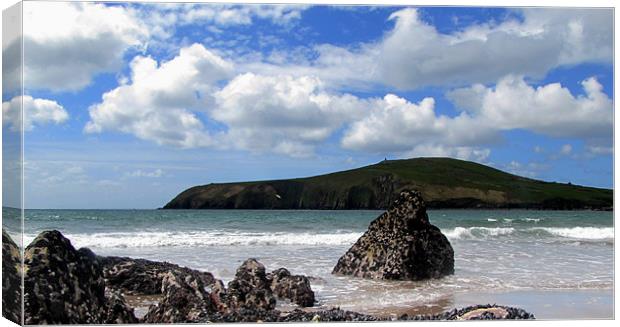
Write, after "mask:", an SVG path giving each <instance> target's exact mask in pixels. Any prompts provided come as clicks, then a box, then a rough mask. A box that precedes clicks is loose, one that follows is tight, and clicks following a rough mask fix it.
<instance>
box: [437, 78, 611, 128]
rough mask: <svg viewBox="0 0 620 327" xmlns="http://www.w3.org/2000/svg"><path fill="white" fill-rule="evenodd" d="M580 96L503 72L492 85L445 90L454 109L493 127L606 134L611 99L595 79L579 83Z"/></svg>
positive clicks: (561, 87)
mask: <svg viewBox="0 0 620 327" xmlns="http://www.w3.org/2000/svg"><path fill="white" fill-rule="evenodd" d="M581 85H582V87H583V90H584V93H585V95H577V96H575V95H573V94H571V92H570V90H568V89H567V88H565V87H563V86H562V85H561V84H560V83H551V84H547V85H543V86H539V87H536V88H534V87H532V86H530V85H528V84H527V83H526V82H525V81H524V80H523V78H522V77H516V76H512V75H511V76H507V77H505V78H502V79H501V80H500V81H499V82H498V83H497V85H496V86H495V87H491V88H487V87H484V86H482V85H474V86H472V87H469V88H462V89H457V90H454V91H452V92H449V93H448V95H447V96H448V98H449V99H451V101H453V102H454V103H455V104H456V105H457V106H458V107H460V108H462V109H464V110H466V111H467V112H469V113H470V114H471V115H472V116H474V117H475V118H476V119H477V120H478V121H479V122H480V123H482V124H485V125H487V126H492V127H493V128H495V129H498V130H510V129H527V130H530V131H534V132H536V133H540V134H545V135H550V136H555V137H580V138H583V139H595V138H609V137H611V134H612V132H613V106H612V100H611V99H610V98H609V97H608V96H607V95H606V94H605V93H604V92H603V87H602V86H601V84H600V83H599V82H598V81H597V80H596V79H595V78H588V79H587V80H585V81H583V82H582V83H581Z"/></svg>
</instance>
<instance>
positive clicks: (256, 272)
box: [226, 259, 276, 311]
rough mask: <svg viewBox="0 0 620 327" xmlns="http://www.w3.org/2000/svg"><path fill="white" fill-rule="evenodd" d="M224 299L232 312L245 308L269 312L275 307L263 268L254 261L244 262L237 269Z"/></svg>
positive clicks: (274, 299) (274, 300)
mask: <svg viewBox="0 0 620 327" xmlns="http://www.w3.org/2000/svg"><path fill="white" fill-rule="evenodd" d="M226 298H227V304H228V306H229V308H230V309H232V310H238V309H241V308H245V309H260V310H266V311H269V310H273V309H274V308H275V307H276V298H275V297H274V296H273V292H272V291H271V287H270V281H269V280H268V279H267V274H266V273H265V266H263V264H262V263H260V262H258V261H256V259H248V260H246V261H245V262H243V264H242V265H241V266H240V267H239V268H238V269H237V272H236V274H235V278H234V279H233V280H232V281H230V283H228V290H227V294H226Z"/></svg>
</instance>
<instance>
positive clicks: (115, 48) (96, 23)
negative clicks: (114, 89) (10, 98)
mask: <svg viewBox="0 0 620 327" xmlns="http://www.w3.org/2000/svg"><path fill="white" fill-rule="evenodd" d="M148 37H149V31H148V29H147V27H146V26H145V25H144V24H142V23H141V22H140V20H139V19H138V18H137V17H136V15H135V12H134V11H133V10H131V9H129V8H125V7H121V6H106V5H104V4H96V3H70V2H27V3H24V58H25V59H24V60H25V66H24V76H25V80H24V85H25V86H26V88H27V89H49V90H53V91H64V90H79V89H81V88H83V87H85V86H87V85H88V84H89V83H90V82H91V80H92V78H93V76H94V75H96V74H98V73H103V72H114V71H117V70H118V69H120V68H121V66H122V64H123V54H124V53H125V52H126V51H127V50H128V49H130V48H141V47H143V46H145V44H146V42H147V40H148ZM14 43H15V42H14ZM12 46H15V45H12Z"/></svg>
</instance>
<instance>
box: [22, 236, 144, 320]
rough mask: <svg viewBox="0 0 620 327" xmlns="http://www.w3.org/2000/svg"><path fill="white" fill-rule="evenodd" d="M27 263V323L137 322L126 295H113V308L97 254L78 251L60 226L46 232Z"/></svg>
mask: <svg viewBox="0 0 620 327" xmlns="http://www.w3.org/2000/svg"><path fill="white" fill-rule="evenodd" d="M24 266H25V267H24V268H25V269H24V270H25V272H26V274H25V277H24V312H25V319H24V320H25V323H26V325H39V324H40V325H43V324H102V323H107V322H112V321H113V322H122V323H129V322H135V321H136V319H135V317H134V316H133V312H131V311H129V308H128V307H127V306H126V305H124V304H123V303H122V302H123V301H124V300H123V298H122V297H119V296H113V297H112V298H111V299H110V300H111V301H112V303H111V305H112V306H113V307H112V308H109V307H108V303H107V301H108V298H106V296H105V284H104V279H103V272H102V269H101V265H100V263H99V262H98V260H97V257H96V256H95V254H94V253H92V252H91V251H90V250H89V249H86V248H82V249H79V250H76V249H75V248H74V247H73V245H71V242H70V241H69V240H68V239H66V238H65V237H64V236H62V234H61V233H60V232H58V231H46V232H43V233H41V234H39V236H37V238H35V239H34V241H32V243H31V244H30V245H28V247H26V251H25V254H24ZM109 309H110V310H109ZM109 314H111V315H114V316H108V315H109ZM127 317H130V318H129V319H128V320H126V318H127Z"/></svg>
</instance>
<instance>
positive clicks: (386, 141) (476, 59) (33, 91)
mask: <svg viewBox="0 0 620 327" xmlns="http://www.w3.org/2000/svg"><path fill="white" fill-rule="evenodd" d="M24 14H25V22H26V24H25V26H24V51H25V81H24V85H25V97H24V99H23V101H24V106H25V110H26V114H27V116H28V117H29V118H28V119H27V121H25V131H24V142H25V147H26V155H25V161H26V166H25V175H26V190H25V191H26V193H25V194H26V203H25V205H26V207H29V208H156V207H160V206H163V205H164V204H165V203H166V202H167V201H168V200H169V199H171V198H172V197H173V196H174V195H176V194H177V193H179V192H180V191H182V190H184V189H185V188H187V187H190V186H194V185H199V184H207V183H212V182H231V181H244V180H260V179H277V178H289V177H301V176H310V175H316V174H321V173H327V172H333V171H339V170H343V169H350V168H355V167H360V166H364V165H368V164H372V163H375V162H378V161H380V160H382V159H383V158H384V157H387V158H390V159H396V158H410V157H418V156H446V157H454V158H460V159H465V160H472V161H477V162H480V163H483V164H486V165H490V166H493V167H496V168H498V169H502V170H505V171H508V172H512V173H515V174H518V175H522V176H527V177H532V178H536V179H542V180H547V181H558V182H572V183H573V184H581V185H588V186H596V187H606V188H611V187H612V184H613V179H612V174H613V168H612V163H613V144H612V142H613V141H612V134H613V111H612V110H613V105H612V100H613V93H612V92H613V74H612V73H613V67H612V55H613V51H612V35H613V29H612V25H613V20H612V11H611V10H606V9H563V10H560V9H540V8H539V9H519V8H509V9H502V8H471V7H468V8H458V7H435V8H425V7H404V6H401V7H365V6H354V7H351V6H349V7H334V6H332V7H330V6H291V5H284V6H253V5H252V6H233V5H199V4H187V5H182V4H172V5H154V4H147V5H138V4H132V5H119V4H113V5H110V4H93V3H81V4H76V3H73V4H71V3H44V2H27V3H25V10H24ZM50 26H53V27H50ZM10 46H11V42H10V40H9V42H6V40H5V44H4V45H3V51H4V52H5V53H8V52H7V51H9V50H10ZM43 54H44V55H43ZM5 71H7V69H6V68H5ZM5 80H6V77H5ZM12 86H13V85H12V84H11V83H7V82H6V81H5V83H4V92H3V94H4V97H3V116H4V123H3V133H4V138H5V143H6V142H7V140H10V139H11V135H15V133H17V128H16V126H17V125H18V124H17V123H16V121H15V112H16V110H17V109H16V108H17V106H16V105H15V104H16V103H18V101H17V100H18V99H17V98H15V97H14V96H15V94H16V93H15V88H14V87H13V88H12ZM12 100H13V101H12ZM12 133H13V134H12ZM5 148H6V147H5ZM9 148H10V147H9ZM5 151H7V150H6V149H5ZM8 175H10V172H9V171H7V168H5V179H6V176H8ZM5 202H7V201H6V199H5ZM6 204H7V205H10V203H6Z"/></svg>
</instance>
